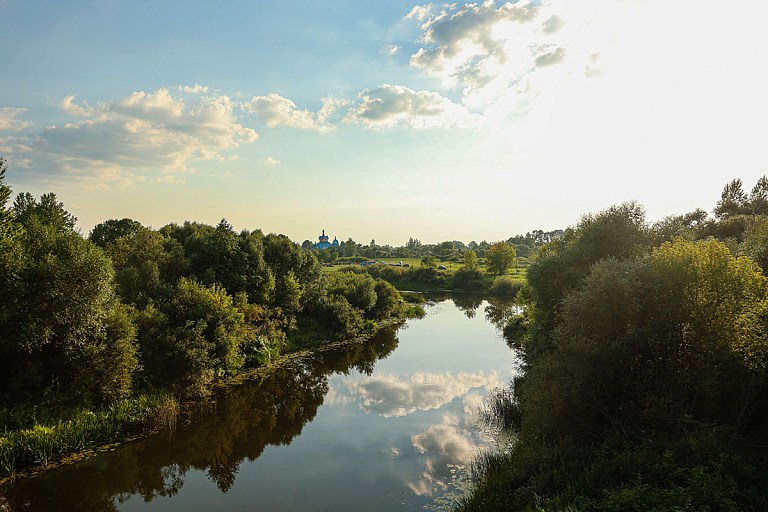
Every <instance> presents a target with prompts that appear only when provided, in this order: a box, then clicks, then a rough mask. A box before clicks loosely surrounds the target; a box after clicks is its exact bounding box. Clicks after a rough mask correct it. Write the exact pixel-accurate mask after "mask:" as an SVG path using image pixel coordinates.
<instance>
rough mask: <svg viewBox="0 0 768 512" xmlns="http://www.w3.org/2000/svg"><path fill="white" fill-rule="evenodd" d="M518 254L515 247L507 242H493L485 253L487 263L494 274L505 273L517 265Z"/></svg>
mask: <svg viewBox="0 0 768 512" xmlns="http://www.w3.org/2000/svg"><path fill="white" fill-rule="evenodd" d="M516 261H517V255H516V254H515V248H514V247H512V246H510V245H509V244H507V243H506V242H499V243H497V244H493V245H492V246H491V248H490V250H489V251H488V253H487V254H486V255H485V264H486V266H487V267H488V271H489V272H491V273H492V274H499V275H504V274H506V273H507V271H508V270H509V269H511V268H512V267H514V266H515V262H516Z"/></svg>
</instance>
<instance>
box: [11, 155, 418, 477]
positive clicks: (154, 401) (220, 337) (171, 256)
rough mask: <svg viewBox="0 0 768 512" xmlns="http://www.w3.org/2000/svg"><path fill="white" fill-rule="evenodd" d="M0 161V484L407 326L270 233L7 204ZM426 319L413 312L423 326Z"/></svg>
mask: <svg viewBox="0 0 768 512" xmlns="http://www.w3.org/2000/svg"><path fill="white" fill-rule="evenodd" d="M6 168H7V166H6V165H5V162H4V161H3V160H2V159H0V288H2V293H1V294H0V477H2V476H8V475H11V474H13V473H14V472H16V471H17V470H19V469H20V468H24V467H27V466H30V465H34V464H45V463H47V462H49V461H51V460H54V459H58V458H61V457H62V456H64V455H66V454H68V453H72V452H75V451H79V450H83V449H86V448H89V447H93V446H94V445H98V444H105V443H112V442H115V441H119V440H123V439H125V438H127V437H129V436H132V435H135V434H139V433H142V432H146V431H148V430H152V429H154V428H156V427H159V426H162V425H167V424H170V423H172V422H173V421H175V418H176V412H177V410H178V407H179V402H180V400H184V399H190V398H192V399H194V398H200V397H205V396H206V395H207V394H208V393H209V389H210V387H211V384H212V383H213V382H214V380H216V379H219V378H222V377H225V376H227V375H232V374H234V373H236V372H239V371H242V370H243V369H247V368H254V367H258V366H260V365H263V364H265V363H268V362H270V361H272V360H274V359H275V358H276V357H277V356H279V355H280V354H282V353H285V352H290V351H294V350H298V349H306V348H313V347H317V346H320V345H322V344H324V343H325V342H328V341H336V340H346V339H351V338H354V337H357V336H360V335H368V334H371V333H373V332H374V331H375V329H376V328H377V326H378V325H379V324H380V323H382V322H385V321H387V320H388V319H391V318H401V317H403V316H404V315H406V314H419V310H420V308H419V307H418V306H408V305H407V304H405V303H404V302H403V300H402V299H401V297H400V295H399V293H398V291H397V290H396V289H395V288H394V287H393V286H392V285H390V284H389V283H387V282H386V281H384V280H382V279H375V278H373V277H371V276H369V275H361V274H355V273H351V272H340V273H336V274H334V275H330V276H325V275H323V274H322V272H321V270H320V265H319V263H318V261H317V258H316V257H315V256H314V255H313V254H312V253H311V252H309V251H306V250H304V249H302V248H301V247H300V246H298V245H297V244H295V243H293V242H291V241H290V240H289V239H288V238H286V237H284V236H281V235H274V234H268V235H264V234H262V232H261V231H259V230H256V231H247V230H245V231H242V232H240V233H236V232H235V231H234V230H233V228H232V226H230V225H229V224H228V223H227V222H226V221H225V220H222V221H221V222H220V223H219V224H218V225H217V226H208V225H204V224H199V223H194V222H185V223H184V224H183V225H176V224H169V225H167V226H164V227H162V228H160V229H150V228H147V227H144V226H142V225H141V224H139V223H138V222H136V221H133V220H130V219H122V220H108V221H106V222H103V223H102V224H99V225H98V226H96V227H95V228H94V229H93V231H92V232H91V233H90V236H89V237H88V238H87V239H86V238H84V237H83V236H81V235H80V233H79V232H77V231H76V229H75V222H76V219H75V217H73V216H72V215H71V214H70V213H68V212H67V211H66V210H65V209H64V206H63V204H62V203H60V202H58V201H57V199H56V196H55V195H54V194H52V193H51V194H45V195H43V196H41V197H40V198H39V200H38V199H36V198H34V197H32V196H31V195H30V194H28V193H22V194H19V195H18V196H17V197H16V199H15V201H14V202H13V204H12V205H11V206H9V205H8V202H9V199H10V196H11V190H10V188H9V187H8V186H7V185H6V183H5V172H6ZM422 314H423V312H422Z"/></svg>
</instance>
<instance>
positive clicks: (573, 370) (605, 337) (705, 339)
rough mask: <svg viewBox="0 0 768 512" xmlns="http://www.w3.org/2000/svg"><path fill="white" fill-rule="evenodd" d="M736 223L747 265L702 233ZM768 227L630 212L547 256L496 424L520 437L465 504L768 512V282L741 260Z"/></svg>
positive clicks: (514, 336) (725, 242)
mask: <svg viewBox="0 0 768 512" xmlns="http://www.w3.org/2000/svg"><path fill="white" fill-rule="evenodd" d="M729 190H730V192H729V194H730V196H734V195H738V194H735V191H737V189H736V187H735V186H733V185H732V186H731V188H730V189H729ZM730 196H729V197H730ZM735 221H736V222H738V223H739V224H738V225H739V226H745V227H746V228H745V230H744V231H742V232H743V238H744V242H743V243H742V244H741V245H740V246H738V248H739V249H740V252H741V255H739V254H738V253H736V252H735V251H736V249H737V246H736V244H735V243H734V242H733V239H732V238H725V239H721V240H717V239H714V238H702V237H704V236H705V235H706V234H707V233H729V232H732V231H729V230H730V229H731V228H730V226H734V225H735V224H734V222H735ZM764 229H765V226H764V220H763V218H762V217H761V215H759V214H756V213H754V212H753V213H750V214H746V213H743V212H742V213H739V212H735V213H734V212H729V213H727V214H725V213H723V214H721V215H720V218H719V219H717V220H716V221H714V222H709V221H707V220H706V215H705V214H703V213H702V212H701V211H696V212H693V213H692V214H690V215H685V216H678V217H671V218H668V219H665V221H663V222H662V223H657V224H656V225H655V226H654V227H653V228H652V229H649V228H648V227H647V226H646V225H645V222H644V218H643V214H642V210H641V209H640V208H639V207H638V206H637V205H634V204H625V205H620V206H618V207H613V208H611V209H609V210H607V211H605V212H602V213H600V214H598V215H596V216H591V215H590V216H587V217H584V218H582V221H581V222H580V223H579V225H577V226H576V227H575V228H571V229H569V230H567V231H566V232H565V233H564V235H563V237H562V238H559V239H557V240H555V241H554V242H552V243H550V244H548V245H546V246H544V247H543V248H542V249H541V251H540V252H539V255H538V256H537V258H536V260H535V261H534V263H533V264H532V265H531V267H530V269H529V273H528V275H529V285H530V288H528V287H523V288H522V289H521V290H520V292H519V293H518V295H517V298H516V302H517V303H518V305H520V306H522V307H523V308H524V309H523V313H522V314H521V315H518V316H516V317H514V318H512V319H511V320H510V321H509V323H508V324H507V325H506V326H505V329H504V332H505V337H507V338H508V339H509V340H510V341H512V342H513V343H514V345H515V346H516V347H517V348H518V349H519V350H521V356H522V357H523V361H524V369H525V372H524V373H523V374H522V375H520V376H518V377H517V378H516V379H515V382H514V392H513V393H508V394H506V395H499V397H498V400H497V402H498V403H496V404H494V411H495V412H493V413H492V416H493V417H499V418H506V420H505V421H506V426H507V428H508V429H511V431H512V432H511V434H512V435H513V436H514V438H515V439H516V442H515V444H514V445H513V447H512V448H511V449H510V450H509V451H507V452H503V453H500V454H498V455H492V456H488V457H486V458H485V459H484V460H483V461H481V462H480V466H479V468H478V473H477V474H478V483H477V485H476V487H475V489H474V490H473V492H472V495H471V496H470V497H469V498H467V499H465V500H464V501H463V502H462V504H461V505H460V506H459V507H458V509H459V510H486V509H488V508H487V507H490V508H491V509H505V510H532V509H536V510H553V511H554V510H763V509H764V508H765V507H766V503H765V498H764V496H765V493H764V492H763V491H762V489H764V488H765V486H766V485H768V481H766V479H765V475H766V474H767V473H766V469H768V463H767V462H766V461H768V453H766V450H765V448H764V447H763V445H762V444H761V440H762V439H764V435H765V425H767V424H768V366H767V365H768V316H767V313H768V280H766V277H765V276H764V275H763V273H762V271H761V268H760V267H759V266H758V265H757V264H756V263H755V261H754V260H753V259H751V258H750V257H748V256H745V255H744V254H749V255H753V256H755V257H756V258H758V259H760V258H761V257H762V245H763V238H764V233H763V231H764ZM657 244H660V245H657ZM746 446H750V448H746Z"/></svg>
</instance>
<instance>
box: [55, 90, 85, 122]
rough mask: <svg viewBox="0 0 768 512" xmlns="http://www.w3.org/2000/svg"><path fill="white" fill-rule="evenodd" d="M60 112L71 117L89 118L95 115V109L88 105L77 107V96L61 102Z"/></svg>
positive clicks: (71, 96) (68, 97)
mask: <svg viewBox="0 0 768 512" xmlns="http://www.w3.org/2000/svg"><path fill="white" fill-rule="evenodd" d="M59 110H60V111H62V112H64V113H65V114H67V115H70V116H82V117H85V116H89V115H91V114H92V113H93V109H92V108H90V107H88V105H86V104H83V105H82V106H81V105H77V104H76V103H75V95H74V94H72V95H70V96H67V97H66V98H64V99H63V100H61V102H59Z"/></svg>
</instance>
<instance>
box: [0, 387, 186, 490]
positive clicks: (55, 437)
mask: <svg viewBox="0 0 768 512" xmlns="http://www.w3.org/2000/svg"><path fill="white" fill-rule="evenodd" d="M178 409H179V403H178V401H177V400H176V399H174V398H172V397H171V396H170V395H165V394H161V395H142V396H139V397H136V398H130V399H127V400H123V401H121V402H118V403H116V404H114V405H112V406H110V407H108V408H105V409H102V410H100V411H97V412H93V411H89V410H84V409H83V410H79V411H77V412H75V413H74V414H73V415H72V416H71V418H70V419H68V420H60V421H58V422H56V423H54V424H50V425H41V424H37V423H36V424H35V425H34V426H33V427H31V428H25V429H18V430H11V431H5V432H4V433H3V434H2V436H1V437H0V476H8V475H12V474H13V473H15V472H16V471H18V470H19V469H21V468H25V467H29V466H34V465H47V464H49V463H50V462H51V461H53V460H56V459H59V458H62V457H64V456H66V455H69V454H71V453H75V452H78V451H82V450H86V449H89V448H92V447H95V446H98V445H103V444H109V443H114V442H118V441H122V440H124V439H126V438H127V437H129V436H132V435H136V434H141V433H144V432H148V431H152V430H155V429H157V428H162V427H171V426H174V425H175V423H176V415H177V413H178Z"/></svg>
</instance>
